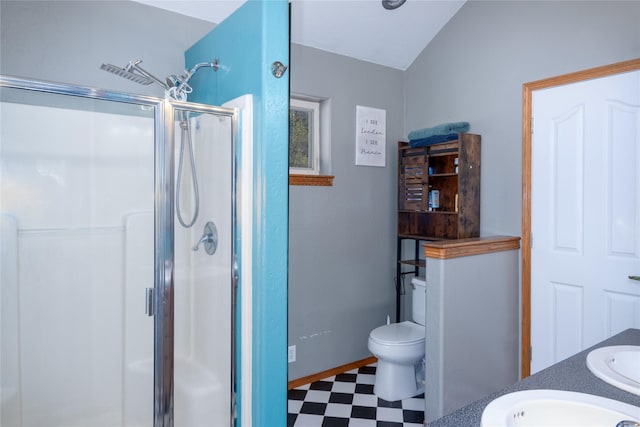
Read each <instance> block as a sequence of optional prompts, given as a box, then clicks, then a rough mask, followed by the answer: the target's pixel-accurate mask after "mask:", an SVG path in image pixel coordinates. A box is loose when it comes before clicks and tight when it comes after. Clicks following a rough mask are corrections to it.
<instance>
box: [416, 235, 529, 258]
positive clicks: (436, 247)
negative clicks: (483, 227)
mask: <svg viewBox="0 0 640 427" xmlns="http://www.w3.org/2000/svg"><path fill="white" fill-rule="evenodd" d="M422 246H423V247H424V256H425V257H427V258H436V259H450V258H459V257H464V256H472V255H481V254H488V253H492V252H502V251H510V250H514V249H520V237H517V236H491V237H474V238H471V239H458V240H439V241H434V242H426V243H423V244H422Z"/></svg>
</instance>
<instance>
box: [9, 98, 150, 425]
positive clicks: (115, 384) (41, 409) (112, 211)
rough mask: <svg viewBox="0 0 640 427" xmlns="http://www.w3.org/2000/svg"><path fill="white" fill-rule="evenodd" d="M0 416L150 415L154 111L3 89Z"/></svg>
mask: <svg viewBox="0 0 640 427" xmlns="http://www.w3.org/2000/svg"><path fill="white" fill-rule="evenodd" d="M1 90H2V98H1V104H0V108H1V111H0V113H1V117H0V120H1V134H0V160H1V163H0V179H1V187H0V208H1V215H0V218H1V236H0V238H1V240H0V258H1V264H0V270H1V275H0V281H1V289H2V295H1V296H2V298H1V304H2V306H1V319H0V320H1V328H2V330H1V332H2V343H1V344H2V347H1V348H2V350H1V351H2V354H1V360H2V366H1V375H2V377H1V385H2V389H1V405H2V406H1V420H0V423H1V424H2V426H7V427H9V426H11V427H13V426H20V427H31V426H34V427H35V426H49V427H56V426H59V427H72V426H119V425H126V426H149V425H151V423H152V416H153V320H152V318H150V317H148V316H146V315H145V313H144V304H143V301H144V290H145V288H146V287H153V283H154V271H153V265H154V243H153V242H154V179H155V178H154V162H155V160H154V153H155V144H156V143H155V137H156V131H155V127H154V122H155V121H154V115H156V114H158V112H159V111H161V110H162V109H161V104H159V103H158V100H156V99H154V100H146V101H145V100H138V101H137V102H134V101H131V102H116V101H114V100H106V99H92V98H86V97H81V96H69V94H57V93H44V92H35V91H29V90H22V89H12V88H7V87H2V88H1Z"/></svg>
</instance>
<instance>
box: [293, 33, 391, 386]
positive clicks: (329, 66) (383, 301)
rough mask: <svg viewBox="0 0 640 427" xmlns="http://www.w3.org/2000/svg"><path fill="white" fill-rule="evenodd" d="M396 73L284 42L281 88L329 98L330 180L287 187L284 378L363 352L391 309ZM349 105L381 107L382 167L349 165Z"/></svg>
mask: <svg viewBox="0 0 640 427" xmlns="http://www.w3.org/2000/svg"><path fill="white" fill-rule="evenodd" d="M402 74H403V73H402V72H401V71H398V70H395V69H392V68H388V67H382V66H378V65H373V64H371V63H367V62H363V61H358V60H354V59H350V58H347V57H344V56H340V55H335V54H331V53H327V52H324V51H320V50H317V49H312V48H308V47H303V46H299V45H293V46H292V48H291V91H292V92H293V93H299V94H304V95H309V96H315V97H318V98H328V99H330V102H331V117H330V120H331V135H330V136H331V168H330V171H329V173H330V174H332V175H335V180H334V185H333V187H302V186H291V187H290V188H289V232H290V234H289V345H296V350H297V361H296V362H294V363H291V364H289V379H295V378H300V377H303V376H306V375H310V374H314V373H317V372H320V371H323V370H326V369H330V368H334V367H336V366H340V365H343V364H346V363H350V362H353V361H356V360H359V359H363V358H365V357H369V356H371V354H370V353H369V351H368V350H367V340H368V338H369V332H371V330H372V329H373V328H374V327H376V326H379V325H382V324H383V323H384V322H385V319H386V316H387V314H389V315H390V316H391V318H393V317H394V313H395V311H394V310H395V308H394V301H395V293H394V292H395V291H394V284H393V283H394V282H393V277H394V275H395V269H394V266H395V230H396V223H395V221H396V215H395V207H396V159H397V155H396V151H395V150H396V147H397V145H396V141H397V140H398V139H401V138H402V135H403V129H402V121H403V117H402V113H403V95H402V93H403V87H402V84H403V83H402V82H403V78H402ZM356 105H362V106H366V107H373V108H380V109H384V110H386V119H387V147H386V148H387V151H386V164H387V165H386V167H384V168H378V167H363V166H355V112H356Z"/></svg>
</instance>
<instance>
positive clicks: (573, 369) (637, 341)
mask: <svg viewBox="0 0 640 427" xmlns="http://www.w3.org/2000/svg"><path fill="white" fill-rule="evenodd" d="M616 345H640V329H627V330H626V331H623V332H621V333H619V334H617V335H614V336H613V337H611V338H608V339H606V340H604V341H602V342H601V343H599V344H596V345H594V346H593V347H590V348H588V349H586V350H584V351H582V352H580V353H578V354H576V355H574V356H572V357H570V358H568V359H565V360H563V361H561V362H558V363H556V364H555V365H552V366H550V367H548V368H547V369H544V370H542V371H540V372H538V373H536V374H534V375H532V376H530V377H527V378H525V379H523V380H521V381H518V382H516V383H515V384H513V385H511V386H509V387H506V388H504V389H502V390H500V391H498V392H496V393H493V394H491V395H489V396H487V397H485V398H482V399H480V400H477V401H475V402H473V403H471V404H469V405H467V406H465V407H463V408H461V409H458V410H457V411H455V412H453V413H451V414H449V415H446V416H444V417H442V418H440V419H438V420H436V421H432V422H429V427H454V426H455V427H457V426H468V427H474V426H480V421H481V419H482V412H483V411H484V409H485V407H486V406H487V405H488V404H489V403H490V402H491V401H493V400H494V399H496V398H497V397H499V396H502V395H505V394H508V393H513V392H516V391H521V390H534V389H551V390H567V391H574V392H580V393H588V394H593V395H596V396H602V397H606V398H609V399H614V400H617V401H620V402H623V403H628V404H631V405H635V406H639V407H640V396H636V395H635V394H632V393H629V392H626V391H624V390H621V389H619V388H616V387H614V386H612V385H609V384H607V383H606V382H604V381H602V380H601V379H599V378H597V377H596V376H595V375H593V374H592V373H591V372H590V371H589V369H588V368H587V362H586V359H587V355H588V354H589V352H591V351H592V350H594V349H596V348H601V347H607V346H616Z"/></svg>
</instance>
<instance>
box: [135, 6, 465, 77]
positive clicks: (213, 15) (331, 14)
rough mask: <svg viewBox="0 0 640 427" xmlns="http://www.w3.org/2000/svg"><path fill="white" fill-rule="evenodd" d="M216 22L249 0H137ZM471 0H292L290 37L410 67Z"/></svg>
mask: <svg viewBox="0 0 640 427" xmlns="http://www.w3.org/2000/svg"><path fill="white" fill-rule="evenodd" d="M135 1H138V2H139V3H144V4H147V5H151V6H155V7H159V8H162V9H166V10H170V11H173V12H177V13H180V14H183V15H188V16H192V17H196V18H200V19H204V20H206V21H210V22H213V23H216V24H217V23H220V22H222V21H223V20H224V19H225V18H226V17H227V16H229V15H230V14H231V13H233V11H235V10H236V9H237V8H238V7H240V6H241V5H242V4H244V2H245V1H246V0H208V1H203V0H135ZM465 1H466V0H407V2H406V3H405V4H404V5H403V6H401V7H400V8H398V9H395V10H386V9H384V8H383V7H382V4H381V1H380V0H291V4H292V6H291V41H292V42H293V43H298V44H301V45H305V46H310V47H315V48H317V49H322V50H325V51H329V52H333V53H337V54H340V55H346V56H350V57H352V58H356V59H361V60H364V61H368V62H373V63H375V64H380V65H386V66H388V67H393V68H397V69H400V70H406V69H407V68H408V67H409V66H410V65H411V63H413V61H414V60H415V59H416V57H417V56H418V55H419V54H420V52H422V50H423V49H424V48H425V46H426V45H427V44H428V43H429V42H430V41H431V40H432V39H433V37H435V35H436V34H437V33H438V31H440V29H442V27H444V25H445V24H446V23H447V22H448V21H449V19H451V17H452V16H453V15H454V14H455V13H456V12H457V11H458V9H460V8H461V7H462V5H463V4H464V3H465Z"/></svg>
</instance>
